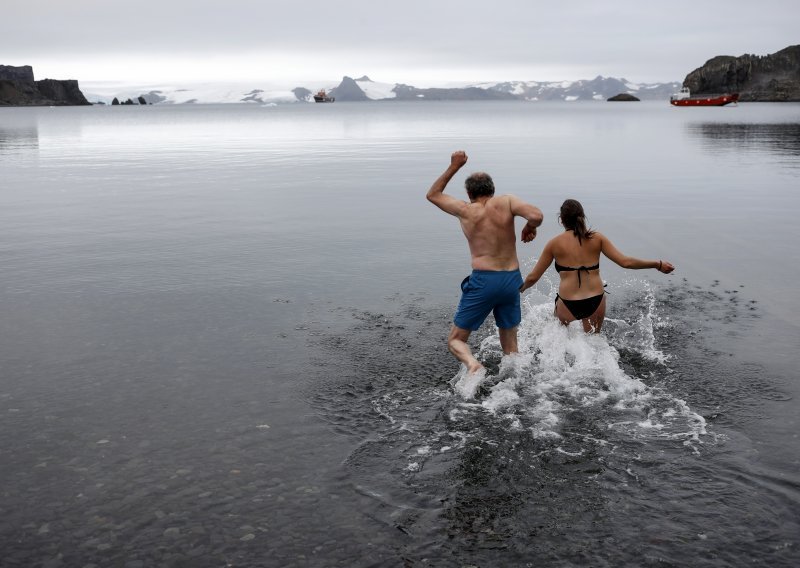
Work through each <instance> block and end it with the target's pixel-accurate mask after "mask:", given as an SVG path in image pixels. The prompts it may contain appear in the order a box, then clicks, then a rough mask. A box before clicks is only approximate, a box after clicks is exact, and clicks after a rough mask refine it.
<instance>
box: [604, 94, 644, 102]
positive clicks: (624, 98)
mask: <svg viewBox="0 0 800 568" xmlns="http://www.w3.org/2000/svg"><path fill="white" fill-rule="evenodd" d="M608 100H609V101H611V102H617V101H625V102H627V101H639V100H641V99H637V98H636V97H634V96H633V95H631V94H629V93H620V94H618V95H614V96H613V97H609V98H608Z"/></svg>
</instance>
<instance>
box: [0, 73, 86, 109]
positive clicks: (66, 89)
mask: <svg viewBox="0 0 800 568" xmlns="http://www.w3.org/2000/svg"><path fill="white" fill-rule="evenodd" d="M88 104H91V103H89V101H87V100H86V97H84V96H83V93H82V92H81V90H80V88H79V87H78V82H77V81H75V80H66V81H59V80H56V79H42V80H41V81H35V80H34V78H33V69H32V68H31V67H30V66H29V65H25V66H22V67H12V66H10V65H0V106H69V105H88Z"/></svg>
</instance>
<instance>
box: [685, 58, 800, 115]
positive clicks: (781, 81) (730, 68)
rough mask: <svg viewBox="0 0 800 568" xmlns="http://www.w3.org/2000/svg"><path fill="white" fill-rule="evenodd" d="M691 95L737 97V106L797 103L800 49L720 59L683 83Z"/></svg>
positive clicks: (799, 95)
mask: <svg viewBox="0 0 800 568" xmlns="http://www.w3.org/2000/svg"><path fill="white" fill-rule="evenodd" d="M683 86H684V87H689V89H690V90H691V92H692V94H698V95H700V94H716V93H739V101H740V102H800V45H793V46H790V47H787V48H785V49H782V50H781V51H778V52H776V53H773V54H771V55H764V56H760V55H747V54H746V55H741V56H739V57H733V56H730V55H720V56H718V57H714V58H713V59H709V60H708V61H706V63H705V64H704V65H703V66H702V67H698V68H697V69H695V70H694V71H692V72H691V73H689V74H688V75H686V79H684V81H683Z"/></svg>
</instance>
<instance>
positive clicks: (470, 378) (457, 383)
mask: <svg viewBox="0 0 800 568" xmlns="http://www.w3.org/2000/svg"><path fill="white" fill-rule="evenodd" d="M485 380H486V369H480V370H478V371H475V372H474V373H469V372H467V367H466V366H465V365H461V368H460V369H459V371H458V373H457V374H456V376H455V377H453V379H452V380H451V381H450V382H451V383H453V389H454V390H455V391H456V393H457V394H458V395H459V396H460V397H461V398H463V399H464V400H472V399H473V398H475V393H476V392H478V388H479V387H480V386H481V383H483V382H484V381H485Z"/></svg>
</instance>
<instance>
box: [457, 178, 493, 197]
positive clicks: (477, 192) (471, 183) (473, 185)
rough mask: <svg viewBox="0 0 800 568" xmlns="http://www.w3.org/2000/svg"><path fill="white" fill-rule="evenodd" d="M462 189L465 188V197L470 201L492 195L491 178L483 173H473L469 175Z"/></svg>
mask: <svg viewBox="0 0 800 568" xmlns="http://www.w3.org/2000/svg"><path fill="white" fill-rule="evenodd" d="M464 187H466V188H467V195H468V196H469V198H470V199H477V198H479V197H484V196H486V197H491V196H492V195H494V182H493V181H492V176H490V175H489V174H487V173H485V172H475V173H474V174H472V175H470V176H469V177H468V178H467V179H466V181H465V182H464Z"/></svg>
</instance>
